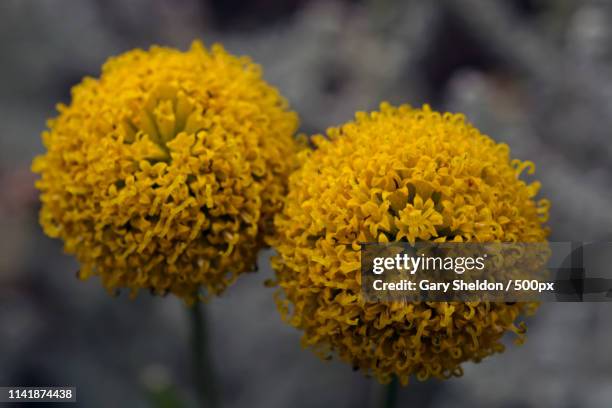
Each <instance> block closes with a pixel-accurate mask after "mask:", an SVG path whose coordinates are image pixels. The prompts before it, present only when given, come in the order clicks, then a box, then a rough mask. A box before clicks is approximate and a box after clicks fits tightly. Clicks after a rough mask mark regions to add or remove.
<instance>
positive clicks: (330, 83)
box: [0, 0, 612, 408]
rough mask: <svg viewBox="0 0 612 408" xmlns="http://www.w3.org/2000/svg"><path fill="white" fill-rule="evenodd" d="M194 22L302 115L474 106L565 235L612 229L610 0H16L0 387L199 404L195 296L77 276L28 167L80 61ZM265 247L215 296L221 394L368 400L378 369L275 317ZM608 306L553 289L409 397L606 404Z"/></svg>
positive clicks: (556, 233)
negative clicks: (460, 365) (357, 364)
mask: <svg viewBox="0 0 612 408" xmlns="http://www.w3.org/2000/svg"><path fill="white" fill-rule="evenodd" d="M194 38H199V39H202V40H203V41H204V42H205V43H206V44H207V45H211V44H212V43H213V42H216V41H219V42H222V43H223V44H224V45H225V47H226V48H227V49H228V50H229V51H231V52H233V53H236V54H248V55H250V56H252V57H253V59H254V60H255V61H256V62H258V63H260V64H262V65H263V67H264V72H265V77H266V79H267V80H268V81H269V82H270V83H272V84H274V85H275V86H277V87H278V88H279V89H280V90H281V92H282V93H283V94H284V95H285V96H286V97H287V98H288V99H289V101H290V103H291V105H292V107H293V108H294V109H295V110H296V111H298V112H299V114H300V116H301V128H302V130H303V131H305V132H307V133H315V132H322V131H324V130H325V128H326V127H327V126H330V125H337V124H339V123H342V122H344V121H347V120H349V119H351V118H352V116H353V113H354V112H355V111H358V110H369V109H374V108H377V106H378V104H379V102H380V101H382V100H388V101H391V102H393V103H403V102H405V103H410V104H412V105H416V106H419V105H421V104H423V103H430V104H431V105H432V106H433V107H434V108H435V109H438V110H450V111H459V112H463V113H465V114H466V115H467V116H468V118H469V119H470V120H471V121H472V122H473V123H474V124H475V125H476V126H477V127H479V128H480V129H481V130H482V131H484V132H485V133H487V134H489V135H490V136H492V137H493V138H495V139H496V140H498V141H503V142H507V143H508V144H509V145H510V147H511V148H512V152H513V155H514V157H518V158H520V159H530V160H533V161H535V162H536V164H537V173H536V178H537V179H539V180H541V182H542V186H543V188H542V196H544V197H548V198H549V199H550V200H551V201H552V210H551V218H550V225H551V227H552V231H553V232H552V237H551V239H552V240H558V241H564V240H576V241H579V240H602V241H603V240H608V241H611V240H612V211H611V210H612V208H611V204H612V191H611V188H610V187H611V185H612V2H610V1H604V0H601V1H594V0H589V1H570V0H558V1H555V0H506V1H493V0H444V1H443V0H440V1H420V0H412V1H389V0H370V1H366V0H363V1H348V0H347V1H329V0H328V1H309V0H250V1H239V0H225V1H224V0H149V1H146V0H130V1H122V0H108V1H104V0H92V1H83V0H2V1H1V2H0V55H1V56H2V57H1V63H0V115H1V117H0V385H74V386H76V387H78V399H79V401H80V402H79V404H78V405H79V406H85V407H111V406H117V407H150V406H164V405H163V404H164V402H163V401H164V398H165V399H166V400H168V401H170V400H172V399H180V400H181V401H183V403H184V406H189V405H190V404H191V405H193V404H194V402H193V401H194V392H193V387H192V383H191V371H190V370H191V367H190V364H189V358H190V349H189V347H188V340H189V327H188V322H189V321H188V319H187V316H186V312H185V310H184V309H185V308H184V306H183V305H182V304H181V302H180V301H178V300H176V299H174V298H171V297H169V298H163V299H162V298H151V297H150V296H149V295H148V294H145V293H142V294H141V295H140V296H139V297H138V298H137V300H135V301H130V300H129V299H127V296H126V295H125V294H124V295H122V296H119V297H118V298H111V297H109V296H108V295H107V294H106V292H105V291H104V290H103V289H102V288H101V286H100V284H99V282H98V281H97V280H96V279H92V280H90V281H87V282H80V281H77V279H76V277H75V273H76V271H77V265H76V263H75V262H74V260H73V259H71V258H70V257H68V256H66V255H63V254H62V250H61V243H60V242H58V241H53V240H50V239H48V238H46V237H45V236H44V235H43V234H42V232H41V229H40V228H39V226H38V224H37V219H36V217H37V210H38V204H37V198H36V192H35V191H34V189H33V187H32V183H33V180H34V176H33V175H31V174H30V172H29V165H30V161H31V159H32V158H33V156H34V155H36V154H39V153H41V152H42V151H43V147H42V144H41V142H40V136H39V135H40V132H41V130H43V128H44V126H45V120H46V118H48V117H50V116H53V115H54V114H55V113H54V112H55V111H54V105H55V104H56V103H57V102H59V101H62V102H68V101H69V90H70V87H71V86H72V85H74V84H76V83H78V82H79V81H80V79H81V78H82V77H83V76H84V75H94V76H97V75H98V74H99V67H100V65H101V64H102V63H103V62H104V60H105V59H106V58H107V57H108V56H109V55H114V54H118V53H121V52H123V51H126V50H128V49H131V48H134V47H145V48H146V47H149V46H150V45H152V44H161V45H169V46H176V47H179V48H181V49H185V48H187V47H188V46H189V43H190V42H191V40H192V39H194ZM269 256H270V251H266V252H264V253H262V255H261V257H260V269H259V272H258V273H256V274H250V275H247V276H244V277H243V278H241V279H240V280H239V281H238V282H237V284H236V285H235V286H233V287H231V288H230V289H229V290H228V291H227V293H226V294H225V295H224V296H223V297H221V298H219V299H216V300H214V301H213V302H212V303H210V305H209V306H207V312H208V315H209V318H210V320H211V327H210V330H211V336H212V340H211V341H212V347H213V352H214V364H215V368H216V370H217V372H218V376H219V387H220V389H221V393H222V396H223V406H224V407H269V408H274V407H351V408H352V407H368V406H374V405H373V402H375V400H376V399H378V398H380V395H379V394H380V392H381V387H380V386H379V385H378V384H377V383H376V382H374V381H371V380H368V379H365V378H364V377H363V376H362V375H361V374H360V373H353V372H352V371H351V369H350V367H348V366H347V365H344V364H341V363H339V362H337V361H332V362H323V361H321V360H319V359H318V358H316V357H315V356H314V355H313V354H312V353H311V352H310V351H304V350H301V348H300V345H299V338H300V334H299V333H298V332H297V331H295V330H294V329H292V328H290V327H288V326H287V325H285V324H284V323H282V322H281V320H280V317H279V315H278V313H277V311H276V309H275V306H274V302H273V299H272V294H273V290H271V289H266V288H264V287H263V282H264V280H265V279H267V278H270V277H271V271H270V268H269V262H268V258H269ZM611 312H612V306H611V305H610V304H609V303H608V304H577V303H574V304H571V303H570V304H553V303H549V304H544V305H543V306H542V307H541V308H540V311H539V313H538V314H537V315H536V316H535V317H534V318H532V319H530V321H529V331H528V340H527V343H526V344H525V345H524V346H522V347H515V346H512V345H510V347H509V349H508V350H507V352H506V353H504V354H501V355H497V356H494V357H491V358H488V359H487V360H485V361H484V362H483V363H481V364H466V365H465V367H464V368H465V375H464V376H463V377H462V378H459V379H453V380H450V381H446V382H440V381H429V382H425V383H419V382H418V381H416V380H414V381H413V382H412V383H411V385H410V386H409V387H407V388H404V389H402V390H401V392H400V396H399V398H400V406H406V407H408V406H410V407H413V406H414V407H437V408H445V407H481V406H482V407H503V408H514V407H516V408H519V407H568V408H570V407H598V408H599V407H612V347H611V344H612V325H611V319H612V317H611V316H612V314H611ZM510 340H511V339H510ZM509 344H510V342H509ZM72 406H74V405H72ZM166 406H169V405H166ZM177 406H178V405H177Z"/></svg>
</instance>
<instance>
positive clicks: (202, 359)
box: [189, 302, 218, 408]
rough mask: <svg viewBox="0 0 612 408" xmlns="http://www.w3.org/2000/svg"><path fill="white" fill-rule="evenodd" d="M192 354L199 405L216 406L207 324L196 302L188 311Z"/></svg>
mask: <svg viewBox="0 0 612 408" xmlns="http://www.w3.org/2000/svg"><path fill="white" fill-rule="evenodd" d="M189 312H190V317H191V332H192V333H191V335H192V336H191V338H192V344H191V347H192V352H193V375H194V385H195V387H196V394H197V396H198V399H199V405H200V406H203V407H208V408H215V407H217V406H218V395H217V389H216V384H215V377H214V369H213V366H212V359H211V355H210V347H209V342H208V340H209V339H208V337H209V333H208V324H207V323H208V322H207V320H206V313H205V310H204V308H203V307H202V304H201V303H200V302H196V303H195V304H194V305H193V306H192V307H191V309H190V310H189Z"/></svg>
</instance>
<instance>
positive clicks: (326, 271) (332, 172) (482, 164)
mask: <svg viewBox="0 0 612 408" xmlns="http://www.w3.org/2000/svg"><path fill="white" fill-rule="evenodd" d="M313 142H314V144H315V146H316V149H315V150H313V151H304V152H302V153H300V155H301V157H300V160H301V161H302V162H303V166H302V168H301V169H300V170H298V171H297V172H295V173H294V174H293V175H292V176H291V177H290V180H289V194H288V196H287V201H286V203H285V207H284V209H283V210H282V212H281V213H279V214H278V215H277V216H276V219H275V225H276V229H277V235H276V236H275V237H274V238H273V239H272V241H271V243H272V244H273V245H274V246H275V248H276V250H277V252H278V255H277V256H276V257H275V258H274V259H273V267H274V269H275V270H276V275H277V281H276V284H277V285H278V286H279V287H280V288H281V290H280V292H279V293H278V294H277V303H278V306H279V309H280V311H281V313H282V314H283V316H284V318H285V319H286V320H287V321H288V322H289V323H290V324H292V325H293V326H295V327H297V328H299V329H300V330H302V331H303V337H302V342H303V344H304V345H305V346H308V347H311V348H313V349H314V350H315V351H316V352H317V353H318V354H320V355H321V356H322V357H324V358H328V357H330V356H331V355H337V356H339V357H340V359H342V360H344V361H346V362H348V363H349V364H351V365H352V366H353V367H354V368H356V369H361V370H363V371H364V372H366V373H367V374H371V375H374V376H375V377H377V378H378V379H379V380H380V381H381V382H388V381H389V380H390V379H391V377H392V376H393V375H395V376H398V377H399V378H400V380H401V381H402V383H403V384H406V383H407V382H408V378H409V377H410V376H411V375H416V377H417V378H419V379H421V380H423V379H426V378H429V377H435V378H448V377H451V376H456V375H460V374H461V372H462V371H461V363H463V362H465V361H476V362H477V361H480V360H481V359H482V358H484V357H486V356H488V355H490V354H492V353H495V352H499V351H502V350H503V348H504V346H503V345H502V343H501V341H500V339H501V337H502V336H503V335H504V333H506V332H507V331H513V332H516V333H517V334H519V340H521V339H522V334H523V332H524V327H523V326H522V325H521V324H518V323H516V319H517V318H518V317H519V315H520V314H522V313H527V312H531V311H533V310H535V307H536V306H537V305H535V304H533V303H516V304H507V303H490V302H480V303H478V302H472V303H459V302H439V303H434V302H420V303H409V304H406V303H368V302H365V301H364V297H363V295H362V293H361V276H360V252H359V249H360V243H362V242H380V243H385V242H394V241H407V242H410V243H414V242H416V241H438V242H445V241H456V242H542V241H546V237H547V235H548V230H547V229H546V228H545V227H544V223H545V222H546V219H547V216H548V206H549V204H548V202H547V201H546V200H540V201H538V202H536V201H535V196H536V194H537V192H538V189H539V184H538V183H537V182H534V183H531V184H527V183H525V182H524V181H522V180H521V179H520V174H521V172H522V171H523V170H525V169H529V173H532V172H533V164H532V163H530V162H521V161H518V160H511V159H510V151H509V148H508V146H506V145H505V144H498V143H495V142H494V141H493V140H492V139H490V138H489V137H487V136H485V135H483V134H481V133H480V132H479V131H478V130H477V129H476V128H474V127H472V126H471V125H470V124H468V123H466V121H465V118H464V116H463V115H459V114H450V113H445V114H440V113H438V112H435V111H432V110H431V109H430V108H429V107H428V106H424V107H423V108H422V109H413V108H411V107H409V106H400V107H398V108H395V107H392V106H390V105H388V104H382V105H381V109H380V111H377V112H372V113H358V114H357V115H356V120H355V121H354V122H349V123H346V124H344V125H342V126H340V127H337V128H330V129H328V131H327V137H324V136H322V135H317V136H315V137H313Z"/></svg>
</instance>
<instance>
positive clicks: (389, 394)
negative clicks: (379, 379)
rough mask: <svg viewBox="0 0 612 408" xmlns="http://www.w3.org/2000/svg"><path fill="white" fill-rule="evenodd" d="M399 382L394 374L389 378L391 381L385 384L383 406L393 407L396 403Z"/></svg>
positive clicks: (385, 407)
mask: <svg viewBox="0 0 612 408" xmlns="http://www.w3.org/2000/svg"><path fill="white" fill-rule="evenodd" d="M398 388H399V382H398V380H397V377H396V376H393V377H392V378H391V382H390V383H389V384H387V385H385V393H384V394H385V395H384V399H383V405H382V406H383V408H395V406H396V405H397V391H398Z"/></svg>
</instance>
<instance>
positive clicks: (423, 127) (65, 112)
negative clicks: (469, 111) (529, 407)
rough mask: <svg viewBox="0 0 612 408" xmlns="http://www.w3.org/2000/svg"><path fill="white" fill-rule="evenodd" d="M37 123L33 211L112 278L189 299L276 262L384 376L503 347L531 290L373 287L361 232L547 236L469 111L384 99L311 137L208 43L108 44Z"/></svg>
mask: <svg viewBox="0 0 612 408" xmlns="http://www.w3.org/2000/svg"><path fill="white" fill-rule="evenodd" d="M58 110H59V115H58V116H57V117H56V118H54V119H52V120H50V121H49V123H48V130H47V131H45V132H44V133H43V141H44V144H45V146H46V148H47V152H46V153H45V154H44V155H42V156H40V157H38V158H36V159H35V161H34V163H33V169H34V171H35V172H38V173H40V174H41V178H40V180H39V181H38V182H37V187H38V189H39V190H40V191H41V201H42V208H41V212H40V222H41V224H42V226H43V228H44V230H45V232H46V233H47V234H48V235H49V236H51V237H58V238H61V239H62V240H63V241H64V244H65V250H66V251H67V252H68V253H71V254H74V255H76V257H77V258H78V260H79V262H80V264H81V269H80V276H81V277H82V278H88V277H90V276H93V275H96V276H99V277H100V278H101V280H102V283H103V285H104V286H105V287H106V288H107V289H108V290H109V291H113V292H114V291H116V290H117V289H119V288H128V289H129V290H130V291H131V293H132V294H134V295H135V294H136V293H137V292H138V290H139V289H150V290H151V291H153V292H154V293H156V294H165V293H172V294H174V295H176V296H178V297H181V298H182V299H184V300H185V301H186V302H188V303H193V302H195V301H198V300H200V299H201V298H203V297H206V296H208V295H217V294H220V293H221V292H223V291H224V290H225V289H226V288H227V287H228V286H229V285H230V284H231V283H232V282H233V281H234V280H235V279H236V278H237V277H238V276H239V275H240V274H242V273H245V272H248V271H252V270H253V269H254V266H255V261H256V256H257V252H258V250H260V249H261V248H262V247H263V246H265V245H271V246H272V247H274V248H275V250H276V253H277V255H276V256H275V257H274V258H273V260H272V265H273V267H274V269H275V271H276V280H275V282H274V283H275V284H276V285H277V286H278V287H280V290H279V291H278V293H277V303H278V307H279V310H280V311H281V313H282V314H283V316H284V318H285V320H286V321H288V322H289V323H290V324H292V325H294V326H295V327H297V328H299V329H301V330H303V333H304V335H303V343H304V345H306V346H310V347H312V348H313V349H314V350H315V351H316V352H317V353H318V354H320V355H321V356H323V357H328V356H330V355H332V354H335V355H337V356H339V357H340V358H341V359H343V360H345V361H347V362H348V363H350V364H351V365H353V367H355V368H356V369H362V370H363V371H365V372H366V373H368V374H373V375H374V376H376V377H377V378H378V379H379V380H380V381H382V382H387V381H389V380H390V378H391V376H392V375H396V376H398V377H399V378H400V380H401V381H402V383H407V381H408V377H409V376H411V375H416V376H417V378H419V379H426V378H429V377H436V378H448V377H450V376H453V375H460V374H461V367H460V364H461V363H462V362H464V361H468V360H472V361H479V360H480V359H481V358H483V357H485V356H487V355H489V354H492V353H494V352H497V351H501V350H502V349H503V345H502V344H501V342H500V338H501V337H502V336H503V334H504V333H505V332H507V331H509V330H511V331H515V332H517V333H519V339H520V338H522V337H521V334H522V333H523V331H524V330H523V329H522V327H521V328H519V327H517V326H516V325H515V321H516V319H517V318H518V316H519V315H520V314H521V313H525V312H528V311H530V310H532V309H533V308H534V305H532V304H497V303H489V302H481V303H424V302H422V303H412V304H397V303H389V304H383V303H367V302H364V301H363V299H362V296H361V293H360V268H359V264H360V263H359V261H360V258H359V248H360V245H359V243H360V242H389V241H396V240H400V239H401V240H408V241H410V242H414V241H415V240H438V241H478V242H487V241H498V242H499V241H501V242H504V241H518V242H532V241H543V240H545V239H546V236H547V234H548V231H547V229H546V228H545V227H544V224H545V222H546V219H547V215H548V202H547V201H546V200H540V201H539V202H536V201H535V199H534V197H535V196H536V194H537V192H538V188H539V185H538V183H532V184H526V183H525V182H524V181H521V180H520V178H519V176H520V173H521V172H522V171H523V170H525V169H528V170H529V171H530V172H532V171H533V165H532V164H531V163H529V162H520V161H517V160H512V161H511V159H510V155H509V153H510V152H509V149H508V147H507V146H506V145H503V144H497V143H495V142H494V141H493V140H492V139H490V138H489V137H487V136H485V135H482V134H481V133H480V132H479V131H478V130H477V129H475V128H474V127H472V126H471V125H469V124H468V123H466V121H465V118H464V117H463V116H462V115H459V114H449V113H445V114H440V113H438V112H435V111H432V110H431V109H430V108H429V107H428V106H424V107H423V108H422V109H413V108H411V107H409V106H400V107H392V106H390V105H388V104H385V103H383V104H381V106H380V110H379V111H375V112H371V113H361V112H360V113H357V115H356V118H355V120H354V121H352V122H348V123H346V124H344V125H342V126H340V127H337V128H330V129H328V130H327V136H322V135H316V136H313V137H312V138H310V140H309V142H306V139H305V138H302V139H301V140H302V141H301V142H300V141H299V140H300V138H295V137H294V135H295V132H296V130H297V128H298V117H297V115H296V113H295V112H293V111H290V110H289V108H288V104H287V102H286V101H285V99H283V98H282V96H280V94H279V93H278V91H277V90H276V89H275V88H273V87H271V86H270V85H268V84H267V83H266V82H265V81H264V80H263V79H262V78H261V70H260V67H259V66H258V65H255V64H253V63H252V62H251V60H250V59H249V58H246V57H235V56H232V55H230V54H228V53H227V52H226V51H225V50H224V49H223V48H222V47H221V46H219V45H215V46H213V47H212V49H211V50H210V51H209V50H207V49H206V48H205V47H204V46H203V45H202V44H201V43H200V42H194V43H193V45H192V46H191V48H190V49H189V50H188V51H186V52H181V51H178V50H175V49H170V48H162V47H153V48H151V49H150V50H149V51H144V50H134V51H130V52H127V53H125V54H122V55H120V56H118V57H114V58H111V59H109V60H108V61H107V62H106V63H105V64H104V66H103V68H102V73H101V75H100V78H97V79H94V78H85V79H84V80H83V81H82V82H81V83H80V84H79V85H77V86H75V87H74V88H73V89H72V100H71V103H70V104H69V105H67V106H66V105H59V106H58Z"/></svg>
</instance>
